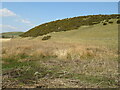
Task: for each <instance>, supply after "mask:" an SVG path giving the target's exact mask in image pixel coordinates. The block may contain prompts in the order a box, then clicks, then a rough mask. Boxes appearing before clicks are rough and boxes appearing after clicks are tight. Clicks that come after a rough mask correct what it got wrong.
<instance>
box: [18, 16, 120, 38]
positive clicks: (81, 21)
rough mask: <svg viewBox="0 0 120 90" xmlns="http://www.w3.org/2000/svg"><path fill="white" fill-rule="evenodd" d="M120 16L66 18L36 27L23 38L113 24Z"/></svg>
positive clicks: (24, 34)
mask: <svg viewBox="0 0 120 90" xmlns="http://www.w3.org/2000/svg"><path fill="white" fill-rule="evenodd" d="M119 16H120V15H119V14H112V15H88V16H79V17H73V18H66V19H62V20H57V21H52V22H48V23H45V24H42V25H39V26H36V27H34V28H32V29H30V30H29V31H27V32H25V33H23V34H21V35H20V36H21V37H37V36H42V35H45V34H48V33H50V32H60V31H69V30H73V29H78V28H79V27H81V26H86V25H87V26H88V25H89V26H92V25H95V24H99V23H101V22H102V24H103V25H106V24H107V23H112V21H111V20H112V19H119Z"/></svg>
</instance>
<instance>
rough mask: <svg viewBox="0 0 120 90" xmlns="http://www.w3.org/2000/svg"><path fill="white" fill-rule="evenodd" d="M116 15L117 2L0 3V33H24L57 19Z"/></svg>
mask: <svg viewBox="0 0 120 90" xmlns="http://www.w3.org/2000/svg"><path fill="white" fill-rule="evenodd" d="M117 13H118V3H117V2H2V8H0V19H2V22H1V23H0V27H2V30H1V31H0V33H1V32H12V31H22V32H25V31H28V30H29V29H31V28H33V27H35V26H37V25H40V24H43V23H46V22H50V21H54V20H58V19H64V18H70V17H76V16H83V15H97V14H117Z"/></svg>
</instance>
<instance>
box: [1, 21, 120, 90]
mask: <svg viewBox="0 0 120 90" xmlns="http://www.w3.org/2000/svg"><path fill="white" fill-rule="evenodd" d="M48 35H50V36H51V38H50V39H49V40H44V41H43V40H42V38H43V37H44V36H39V37H27V38H21V37H18V38H14V39H11V40H10V41H7V42H2V46H3V47H2V70H3V83H2V84H3V88H116V87H118V24H116V23H113V24H108V25H102V24H101V23H100V24H96V25H92V26H81V27H79V28H78V29H74V30H71V31H62V32H52V33H49V34H48ZM45 36H46V35H45Z"/></svg>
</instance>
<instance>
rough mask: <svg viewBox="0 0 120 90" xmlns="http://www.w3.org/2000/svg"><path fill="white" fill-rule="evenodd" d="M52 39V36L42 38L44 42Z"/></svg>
mask: <svg viewBox="0 0 120 90" xmlns="http://www.w3.org/2000/svg"><path fill="white" fill-rule="evenodd" d="M50 38H51V36H44V37H43V38H42V40H48V39H50Z"/></svg>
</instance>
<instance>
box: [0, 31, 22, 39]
mask: <svg viewBox="0 0 120 90" xmlns="http://www.w3.org/2000/svg"><path fill="white" fill-rule="evenodd" d="M23 33H24V32H5V33H1V34H0V35H1V36H2V38H13V37H18V36H19V35H21V34H23Z"/></svg>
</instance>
